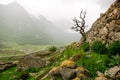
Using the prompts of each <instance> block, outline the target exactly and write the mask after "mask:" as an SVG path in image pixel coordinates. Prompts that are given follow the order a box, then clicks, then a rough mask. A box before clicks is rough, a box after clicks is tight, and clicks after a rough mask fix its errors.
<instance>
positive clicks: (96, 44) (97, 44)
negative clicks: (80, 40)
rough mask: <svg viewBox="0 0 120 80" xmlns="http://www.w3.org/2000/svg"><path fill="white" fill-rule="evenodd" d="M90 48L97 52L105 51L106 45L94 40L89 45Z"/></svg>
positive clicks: (102, 52) (103, 52)
mask: <svg viewBox="0 0 120 80" xmlns="http://www.w3.org/2000/svg"><path fill="white" fill-rule="evenodd" d="M91 50H92V51H94V52H96V53H99V54H106V53H107V48H106V45H105V44H103V43H102V42H101V41H95V42H94V43H93V44H92V46H91Z"/></svg>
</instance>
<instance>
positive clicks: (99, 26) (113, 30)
mask: <svg viewBox="0 0 120 80" xmlns="http://www.w3.org/2000/svg"><path fill="white" fill-rule="evenodd" d="M96 40H98V41H103V42H105V43H106V44H110V43H112V42H113V41H117V40H120V0H116V1H115V2H114V3H113V4H112V5H111V6H110V8H109V9H108V10H107V11H106V12H105V13H102V14H100V18H98V19H97V20H96V21H95V23H93V25H92V28H91V29H90V30H89V31H88V32H87V39H86V41H87V42H89V43H93V42H94V41H96Z"/></svg>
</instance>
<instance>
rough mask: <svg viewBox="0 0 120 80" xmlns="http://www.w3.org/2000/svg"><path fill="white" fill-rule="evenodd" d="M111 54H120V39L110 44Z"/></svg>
mask: <svg viewBox="0 0 120 80" xmlns="http://www.w3.org/2000/svg"><path fill="white" fill-rule="evenodd" d="M108 51H109V54H111V55H116V54H119V55H120V41H115V42H113V43H112V44H111V45H109V46H108Z"/></svg>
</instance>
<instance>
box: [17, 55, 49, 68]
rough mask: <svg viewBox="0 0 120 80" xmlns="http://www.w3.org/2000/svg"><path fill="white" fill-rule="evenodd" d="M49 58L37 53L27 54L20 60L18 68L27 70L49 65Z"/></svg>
mask: <svg viewBox="0 0 120 80" xmlns="http://www.w3.org/2000/svg"><path fill="white" fill-rule="evenodd" d="M47 63H48V60H47V59H45V58H43V57H41V56H37V55H32V54H31V55H26V56H24V57H22V58H20V59H19V60H18V64H17V69H18V70H27V69H30V68H39V67H44V66H47Z"/></svg>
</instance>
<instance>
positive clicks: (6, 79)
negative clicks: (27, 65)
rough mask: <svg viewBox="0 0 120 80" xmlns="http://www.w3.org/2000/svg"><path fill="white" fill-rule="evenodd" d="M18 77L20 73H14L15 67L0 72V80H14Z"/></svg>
mask: <svg viewBox="0 0 120 80" xmlns="http://www.w3.org/2000/svg"><path fill="white" fill-rule="evenodd" d="M18 75H20V72H18V71H16V67H12V68H9V69H8V70H6V71H2V72H0V80H15V79H14V77H15V76H18Z"/></svg>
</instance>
